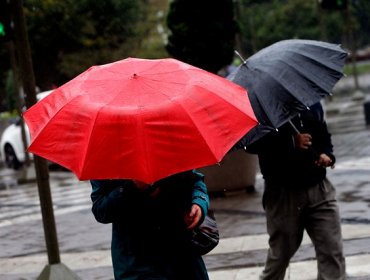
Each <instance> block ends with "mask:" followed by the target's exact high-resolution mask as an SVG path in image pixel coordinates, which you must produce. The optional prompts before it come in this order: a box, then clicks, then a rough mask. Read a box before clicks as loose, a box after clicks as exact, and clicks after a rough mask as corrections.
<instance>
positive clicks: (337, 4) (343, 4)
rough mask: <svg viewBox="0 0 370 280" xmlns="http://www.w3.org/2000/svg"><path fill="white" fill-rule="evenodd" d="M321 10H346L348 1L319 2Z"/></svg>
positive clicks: (325, 0)
mask: <svg viewBox="0 0 370 280" xmlns="http://www.w3.org/2000/svg"><path fill="white" fill-rule="evenodd" d="M319 3H320V6H321V8H323V9H325V10H345V9H346V8H347V0H319Z"/></svg>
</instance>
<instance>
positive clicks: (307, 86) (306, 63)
mask: <svg viewBox="0 0 370 280" xmlns="http://www.w3.org/2000/svg"><path fill="white" fill-rule="evenodd" d="M346 57H347V53H346V52H345V51H344V50H343V49H342V48H341V47H340V46H339V45H334V44H330V43H326V42H321V41H314V40H299V39H292V40H284V41H280V42H277V43H275V44H273V45H271V46H269V47H266V48H264V49H262V50H261V51H259V52H257V53H256V54H254V55H253V56H251V57H250V58H249V59H247V60H246V61H244V63H243V64H242V65H240V66H239V67H238V68H237V69H236V70H235V71H234V72H232V73H231V74H230V75H229V76H228V77H227V78H228V79H229V80H231V81H233V82H235V83H236V84H239V85H241V86H243V87H244V88H246V89H247V91H248V96H249V99H250V102H251V104H252V108H253V110H254V113H255V115H256V117H257V119H258V121H259V123H260V124H259V125H258V126H256V127H255V128H254V129H252V130H251V131H250V132H249V133H248V134H247V135H246V136H245V137H244V138H243V140H242V144H243V145H248V144H250V143H252V142H254V141H256V140H258V139H259V138H260V137H262V136H263V135H265V134H266V133H268V132H270V131H271V130H276V129H278V128H279V127H280V126H281V125H283V124H284V123H286V122H287V121H289V120H290V119H292V118H293V117H294V116H296V115H297V114H298V113H299V112H300V111H302V110H306V109H308V107H310V106H312V105H313V104H315V103H317V102H319V101H320V100H321V99H322V98H323V97H325V96H327V95H331V91H332V89H333V87H334V85H335V84H336V83H337V81H338V80H339V79H340V78H341V77H342V76H343V66H344V64H345V60H346Z"/></svg>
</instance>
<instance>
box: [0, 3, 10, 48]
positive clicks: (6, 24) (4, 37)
mask: <svg viewBox="0 0 370 280" xmlns="http://www.w3.org/2000/svg"><path fill="white" fill-rule="evenodd" d="M12 37H13V28H12V22H11V14H10V3H9V0H0V43H4V42H7V41H10V40H11V39H12Z"/></svg>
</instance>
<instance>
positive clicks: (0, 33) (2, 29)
mask: <svg viewBox="0 0 370 280" xmlns="http://www.w3.org/2000/svg"><path fill="white" fill-rule="evenodd" d="M0 36H2V37H5V36H6V33H5V26H4V24H2V23H1V22H0Z"/></svg>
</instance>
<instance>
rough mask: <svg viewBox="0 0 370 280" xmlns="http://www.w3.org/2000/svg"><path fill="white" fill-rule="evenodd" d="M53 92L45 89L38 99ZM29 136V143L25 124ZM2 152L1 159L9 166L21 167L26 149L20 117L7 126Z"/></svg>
mask: <svg viewBox="0 0 370 280" xmlns="http://www.w3.org/2000/svg"><path fill="white" fill-rule="evenodd" d="M51 92H52V90H49V91H43V92H40V93H38V94H37V95H36V98H37V100H38V101H39V100H41V99H42V98H44V97H46V96H47V95H49V94H50V93H51ZM24 128H25V132H26V138H27V145H28V143H29V141H30V135H29V132H28V127H27V125H26V124H25V126H24ZM0 154H1V159H2V160H3V162H4V163H5V166H6V167H8V168H13V169H19V168H20V167H21V166H22V164H23V163H24V161H25V159H26V151H25V150H24V146H23V141H22V130H21V121H20V119H18V120H16V121H14V122H13V123H12V124H10V125H9V126H8V127H6V128H5V129H4V131H3V133H2V135H1V139H0Z"/></svg>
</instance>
